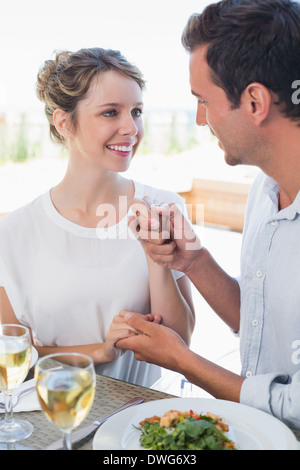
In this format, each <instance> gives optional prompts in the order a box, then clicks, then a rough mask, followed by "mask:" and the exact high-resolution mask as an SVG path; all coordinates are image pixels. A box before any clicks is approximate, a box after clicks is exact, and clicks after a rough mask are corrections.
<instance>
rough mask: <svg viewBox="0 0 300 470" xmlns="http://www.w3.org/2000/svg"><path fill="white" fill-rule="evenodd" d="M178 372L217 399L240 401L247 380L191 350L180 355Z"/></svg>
mask: <svg viewBox="0 0 300 470" xmlns="http://www.w3.org/2000/svg"><path fill="white" fill-rule="evenodd" d="M176 371H177V372H179V373H181V374H183V375H184V376H185V377H186V378H187V379H188V380H189V382H191V383H193V384H195V385H197V386H198V387H201V388H202V389H203V390H205V391H206V392H208V393H210V394H211V395H212V396H213V397H215V398H219V399H221V400H230V401H235V402H239V401H240V393H241V387H242V384H243V381H244V380H245V379H244V378H243V377H241V376H240V375H237V374H235V373H233V372H231V371H229V370H226V369H224V368H223V367H220V366H218V365H217V364H214V363H213V362H210V361H208V360H206V359H204V358H203V357H201V356H199V355H198V354H196V353H194V352H193V351H191V350H189V351H188V352H187V351H186V352H185V354H181V355H180V358H179V359H178V365H177V368H176Z"/></svg>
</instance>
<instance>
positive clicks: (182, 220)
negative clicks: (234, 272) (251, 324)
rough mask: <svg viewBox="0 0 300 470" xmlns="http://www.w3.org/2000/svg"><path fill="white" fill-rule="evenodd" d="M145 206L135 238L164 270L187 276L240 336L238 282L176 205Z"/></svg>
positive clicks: (149, 204)
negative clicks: (138, 239)
mask: <svg viewBox="0 0 300 470" xmlns="http://www.w3.org/2000/svg"><path fill="white" fill-rule="evenodd" d="M145 204H146V206H147V208H145V209H144V210H143V207H141V201H140V202H139V206H138V209H139V210H138V215H137V219H136V220H134V221H133V222H134V224H133V226H134V227H135V228H136V227H139V231H138V232H136V236H137V237H138V238H141V239H142V240H143V246H144V249H145V251H146V252H147V254H148V256H149V257H150V258H151V259H152V260H153V261H155V262H156V263H158V264H160V265H162V266H164V267H167V268H169V269H175V270H177V271H181V272H184V273H185V274H186V275H187V276H188V277H189V279H190V280H191V281H192V282H193V284H194V285H195V287H196V288H197V289H198V291H199V292H200V293H201V295H202V296H203V297H204V299H205V300H206V301H207V302H208V304H209V305H210V306H211V307H212V309H213V310H214V311H215V312H216V313H217V314H218V315H219V316H220V318H222V320H223V321H224V322H225V323H226V324H227V325H228V326H229V327H230V328H232V329H233V330H234V331H235V332H237V331H238V330H239V324H240V288H239V284H238V282H237V281H236V279H234V278H232V277H230V276H229V275H228V274H227V273H226V272H225V271H224V270H223V269H222V268H221V267H220V266H219V265H218V263H217V262H216V261H215V260H214V258H213V257H212V256H211V254H210V253H209V252H208V250H207V249H205V248H203V247H202V246H201V242H200V240H199V238H198V237H197V235H196V233H195V232H194V230H193V227H192V225H191V223H190V222H189V220H187V218H186V217H184V215H183V214H182V212H181V211H180V209H179V208H178V207H177V206H176V204H170V205H168V206H166V205H162V206H155V205H153V204H152V205H151V201H149V200H148V198H145ZM150 207H152V209H151V210H150ZM155 212H156V217H155ZM157 217H159V221H160V224H158V223H157V221H158V219H157ZM133 219H134V218H133ZM155 224H156V226H157V227H158V228H157V231H156V230H155V228H154V227H155ZM166 228H167V230H166Z"/></svg>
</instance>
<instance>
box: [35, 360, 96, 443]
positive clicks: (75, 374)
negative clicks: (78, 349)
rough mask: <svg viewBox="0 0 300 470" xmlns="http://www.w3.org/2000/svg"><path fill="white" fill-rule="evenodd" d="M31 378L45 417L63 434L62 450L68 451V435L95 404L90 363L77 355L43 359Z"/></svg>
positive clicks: (93, 371)
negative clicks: (33, 378)
mask: <svg viewBox="0 0 300 470" xmlns="http://www.w3.org/2000/svg"><path fill="white" fill-rule="evenodd" d="M34 377H35V381H36V390H37V395H38V398H39V402H40V405H41V408H42V410H43V412H44V413H45V415H46V417H47V418H48V419H49V420H50V421H51V422H52V423H53V424H54V425H55V426H56V427H58V428H59V429H61V431H62V433H63V448H64V449H65V450H71V449H72V444H71V432H72V430H73V429H75V428H76V427H77V426H79V424H81V423H82V421H83V420H84V419H85V418H86V416H87V415H88V413H89V411H90V409H91V406H92V404H93V401H94V396H95V388H96V377H95V370H94V365H93V361H92V359H91V358H90V357H89V356H86V355H83V354H79V353H56V354H50V355H48V356H45V357H42V358H40V359H39V360H38V362H37V363H36V366H35V371H34Z"/></svg>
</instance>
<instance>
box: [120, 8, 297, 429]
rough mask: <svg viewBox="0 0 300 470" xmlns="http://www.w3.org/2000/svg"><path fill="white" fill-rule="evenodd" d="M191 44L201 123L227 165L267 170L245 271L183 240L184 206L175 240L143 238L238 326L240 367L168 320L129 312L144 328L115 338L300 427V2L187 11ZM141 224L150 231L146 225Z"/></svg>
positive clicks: (245, 249) (251, 208)
mask: <svg viewBox="0 0 300 470" xmlns="http://www.w3.org/2000/svg"><path fill="white" fill-rule="evenodd" d="M183 44H184V46H185V48H186V49H187V50H188V52H189V53H190V83H191V89H192V93H193V95H195V97H196V98H197V100H198V108H197V124H198V125H208V126H209V127H210V130H211V132H212V133H213V134H214V135H215V136H216V137H217V139H218V140H219V146H220V147H221V148H222V149H223V151H224V155H225V160H226V162H227V163H228V164H229V165H238V164H247V165H256V166H258V167H259V168H260V169H261V170H262V172H261V174H260V175H259V176H258V178H257V180H256V181H255V182H254V184H253V187H252V189H251V191H250V194H249V200H248V205H247V211H246V215H245V225H244V233H243V246H242V253H241V275H240V278H239V279H238V280H237V279H233V278H231V277H230V276H228V275H227V274H226V273H225V272H224V271H223V270H222V269H221V267H219V266H218V264H217V263H216V261H215V260H214V259H213V258H212V256H211V255H210V253H209V252H208V251H207V250H206V249H205V248H204V247H199V246H198V247H197V246H196V248H193V249H188V248H187V246H188V242H190V241H191V233H190V231H189V229H188V230H186V229H185V230H182V233H180V235H181V236H177V237H176V226H178V224H179V225H180V224H181V226H183V227H185V226H187V222H186V221H184V224H182V223H181V222H182V215H181V214H180V213H179V212H178V210H177V209H176V207H175V206H174V207H173V208H171V209H172V217H171V220H170V225H171V235H172V237H171V238H172V240H171V242H169V243H164V240H163V239H162V238H161V239H160V240H155V239H151V238H150V237H149V239H148V241H147V240H146V241H144V242H143V243H146V244H147V250H148V254H149V255H150V256H151V257H152V258H153V260H155V261H156V262H157V263H162V264H164V265H166V266H168V267H169V268H170V269H171V268H172V269H178V270H181V271H183V272H184V273H185V274H186V275H187V276H188V277H189V278H190V280H191V281H192V282H193V283H194V284H195V286H196V287H197V289H198V290H199V292H200V293H201V294H202V295H203V297H204V298H205V299H206V300H207V302H208V303H209V304H210V305H211V306H212V308H213V309H214V310H215V311H216V312H217V313H218V315H219V316H220V317H221V318H222V319H223V320H224V321H225V322H226V323H227V324H228V325H229V327H230V328H231V329H232V330H233V331H235V332H238V333H239V335H240V344H241V361H242V371H241V375H240V376H239V375H237V374H234V373H232V372H229V371H227V370H225V369H223V368H221V367H219V366H217V365H215V364H213V363H211V362H210V361H208V360H206V359H204V358H202V357H200V356H198V355H197V354H195V353H194V352H192V351H190V350H189V349H188V347H187V345H186V344H185V343H184V342H183V341H182V340H181V338H180V337H179V336H178V335H176V334H175V333H174V332H173V331H171V330H170V329H167V328H166V327H164V326H163V324H161V325H159V324H155V323H150V322H146V321H145V320H143V319H142V318H140V316H139V315H138V314H133V313H132V312H126V313H125V318H127V321H128V324H129V326H130V327H131V328H135V329H136V330H139V332H141V333H142V334H139V335H137V336H134V337H131V338H128V339H124V340H122V341H120V342H119V343H118V344H117V345H118V346H119V347H121V348H125V349H127V348H128V349H131V350H133V351H134V352H135V356H136V358H137V359H140V360H145V361H148V362H152V363H156V364H160V365H161V366H163V367H166V368H169V369H172V370H174V371H177V372H179V373H181V374H184V375H185V376H186V377H187V378H188V379H189V380H190V381H191V382H193V383H194V384H196V385H198V386H200V387H202V388H203V389H205V390H206V391H208V392H209V393H211V394H212V395H214V396H215V397H217V398H222V399H228V400H233V401H238V402H241V403H244V404H247V405H250V406H254V407H256V408H259V409H261V410H264V411H266V412H268V413H271V414H273V415H274V416H276V417H278V418H279V419H281V420H283V421H284V422H286V423H287V424H288V425H290V426H291V427H294V428H298V429H300V400H299V397H300V368H299V363H300V354H299V351H300V249H299V248H300V216H299V214H300V105H299V103H298V102H299V100H297V99H295V98H297V93H298V89H297V84H298V85H299V83H300V82H298V80H300V61H299V51H300V4H299V3H298V2H293V1H290V0H264V1H261V0H223V1H221V2H219V3H217V4H213V5H209V6H208V7H207V8H206V9H205V10H204V12H203V13H202V14H200V15H193V16H192V17H191V18H190V19H189V22H188V24H187V26H186V28H185V31H184V33H183ZM161 214H164V211H163V210H161ZM139 223H140V225H141V229H142V232H145V230H146V229H147V225H146V226H145V221H143V220H142V219H140V222H139ZM174 233H175V235H174ZM145 238H146V237H145ZM196 241H197V240H196ZM198 242H199V241H198ZM198 244H200V243H198ZM162 316H163V312H162ZM211 335H212V336H211V337H212V341H213V338H214V335H213V332H211Z"/></svg>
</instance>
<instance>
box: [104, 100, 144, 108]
mask: <svg viewBox="0 0 300 470" xmlns="http://www.w3.org/2000/svg"><path fill="white" fill-rule="evenodd" d="M143 104H144V103H143V102H142V101H140V102H138V103H136V104H135V105H134V106H143ZM107 106H112V107H114V106H115V107H116V106H124V105H123V104H121V103H104V104H99V105H98V108H104V107H107Z"/></svg>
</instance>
